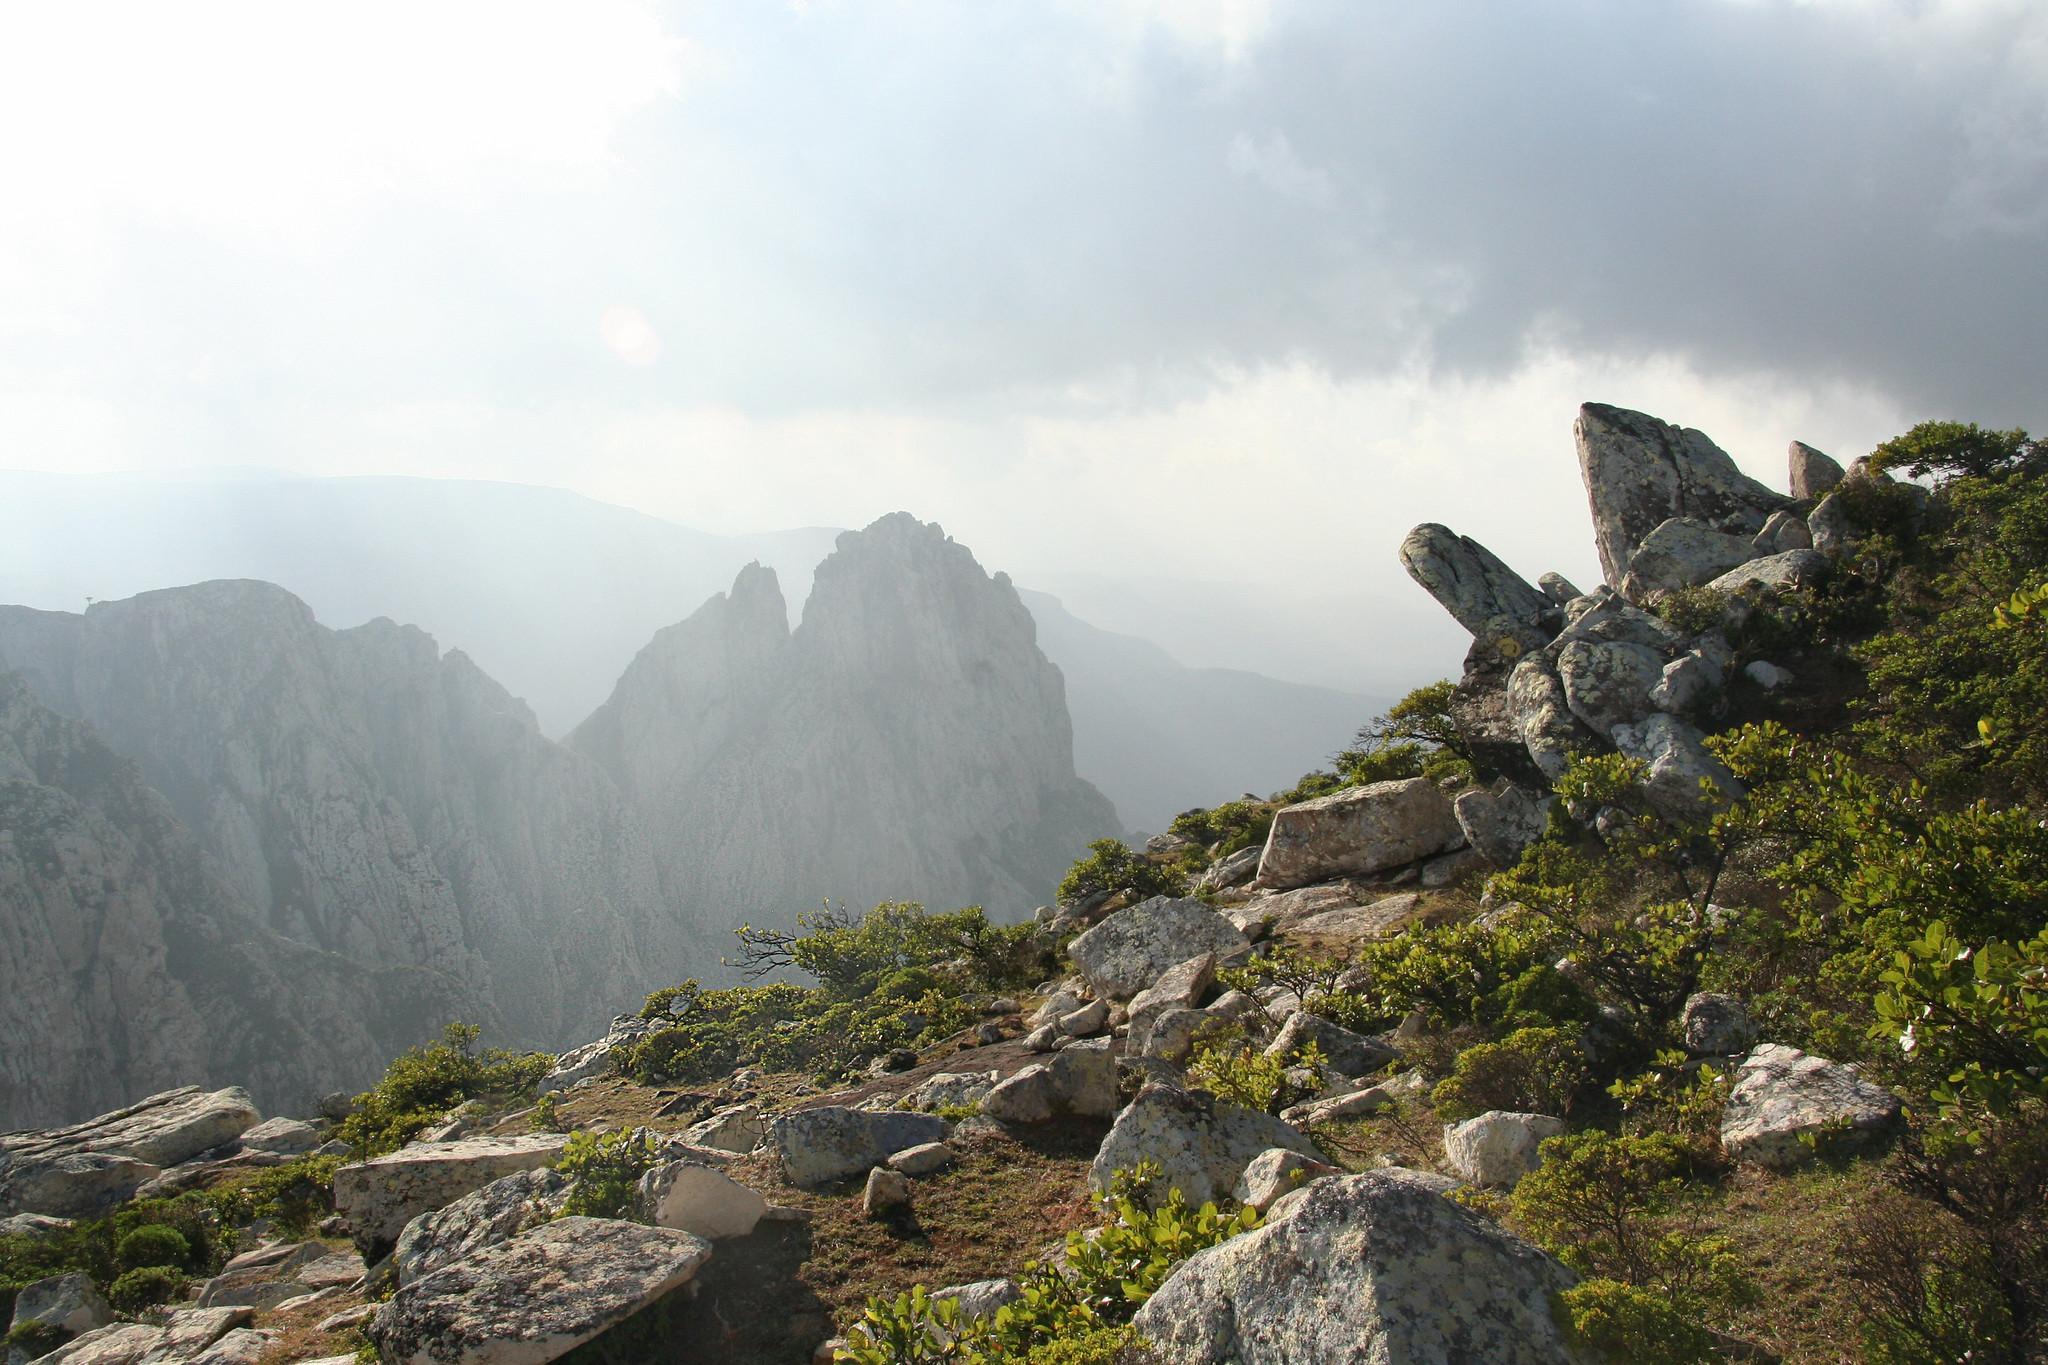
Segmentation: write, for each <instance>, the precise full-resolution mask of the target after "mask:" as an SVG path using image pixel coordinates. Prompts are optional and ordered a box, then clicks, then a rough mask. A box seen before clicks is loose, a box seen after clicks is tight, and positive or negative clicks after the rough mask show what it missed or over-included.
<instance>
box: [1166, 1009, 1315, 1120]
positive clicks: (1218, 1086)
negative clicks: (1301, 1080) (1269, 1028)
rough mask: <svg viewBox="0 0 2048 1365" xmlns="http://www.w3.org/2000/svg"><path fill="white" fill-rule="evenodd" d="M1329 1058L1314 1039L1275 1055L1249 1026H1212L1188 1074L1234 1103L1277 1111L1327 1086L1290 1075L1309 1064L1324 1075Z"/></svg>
mask: <svg viewBox="0 0 2048 1365" xmlns="http://www.w3.org/2000/svg"><path fill="white" fill-rule="evenodd" d="M1328 1062H1329V1059H1328V1058H1327V1057H1325V1056H1323V1054H1322V1050H1321V1049H1320V1048H1318V1047H1317V1046H1316V1045H1315V1044H1314V1043H1306V1044H1304V1045H1303V1046H1301V1047H1299V1048H1297V1049H1295V1050H1294V1051H1293V1052H1291V1053H1289V1054H1287V1055H1286V1056H1284V1057H1269V1056H1267V1055H1266V1052H1265V1049H1264V1048H1262V1047H1260V1046H1259V1045H1258V1043H1257V1042H1256V1040H1254V1039H1252V1038H1251V1037H1250V1036H1249V1035H1247V1034H1246V1033H1245V1031H1244V1026H1243V1025H1241V1024H1229V1025H1226V1026H1223V1027H1221V1028H1217V1027H1215V1026H1213V1025H1212V1026H1210V1028H1209V1030H1208V1031H1206V1032H1204V1033H1202V1034H1198V1035H1196V1039H1195V1046H1194V1052H1193V1055H1192V1057H1190V1059H1189V1061H1188V1068H1187V1075H1188V1080H1189V1081H1190V1083H1192V1084H1195V1085H1199V1086H1201V1088H1202V1089H1204V1090H1207V1091H1208V1092H1209V1093H1210V1094H1212V1095H1214V1096H1215V1097H1216V1098H1217V1099H1219V1100H1223V1101H1224V1102H1226V1103H1228V1104H1235V1105H1237V1106H1239V1107H1240V1108H1244V1109H1250V1110H1253V1111H1255V1112H1258V1113H1265V1114H1277V1113H1279V1112H1280V1111H1281V1110H1283V1109H1285V1108H1287V1107H1288V1106H1289V1105H1294V1104H1299V1103H1301V1102H1302V1101H1303V1100H1307V1099H1313V1098H1314V1097H1315V1094H1316V1092H1317V1091H1318V1090H1319V1089H1320V1088H1321V1085H1320V1082H1318V1083H1317V1084H1316V1085H1314V1086H1310V1087H1302V1086H1297V1085H1295V1084H1294V1083H1293V1082H1291V1081H1289V1080H1288V1079H1287V1073H1288V1072H1289V1071H1290V1070H1292V1069H1294V1068H1296V1067H1306V1068H1308V1069H1309V1070H1310V1071H1312V1072H1315V1073H1317V1074H1318V1075H1320V1071H1321V1068H1322V1067H1324V1066H1326V1065H1328Z"/></svg>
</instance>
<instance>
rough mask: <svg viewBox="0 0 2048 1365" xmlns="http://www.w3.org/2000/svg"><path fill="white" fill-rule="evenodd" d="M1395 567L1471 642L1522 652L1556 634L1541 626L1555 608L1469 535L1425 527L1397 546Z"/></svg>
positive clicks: (1546, 596)
mask: <svg viewBox="0 0 2048 1365" xmlns="http://www.w3.org/2000/svg"><path fill="white" fill-rule="evenodd" d="M1401 564H1402V567H1404V568H1406V569H1407V570H1408V576H1409V577H1410V578H1413V579H1414V580H1415V581H1416V582H1417V583H1419V584H1421V585H1422V586H1423V588H1424V589H1426V590H1427V591H1428V592H1429V594H1430V595H1431V596H1432V597H1434V598H1436V600H1437V601H1438V602H1439V603H1441V604H1442V605H1443V608H1444V610H1445V611H1448V612H1449V613H1450V614H1451V616H1452V617H1453V618H1454V619H1456V621H1457V622H1458V624H1459V625H1461V626H1463V627H1464V628H1465V629H1466V630H1469V631H1471V632H1472V634H1473V636H1474V637H1475V638H1485V639H1488V640H1491V641H1495V642H1497V641H1498V640H1503V639H1505V640H1511V641H1513V642H1515V644H1516V645H1518V646H1520V647H1521V648H1523V649H1527V648H1532V647H1533V648H1540V647H1541V646H1542V645H1543V643H1544V642H1545V641H1546V640H1548V639H1549V638H1550V636H1551V635H1553V634H1555V633H1556V632H1555V630H1546V629H1544V626H1545V624H1546V623H1547V622H1548V621H1549V620H1550V619H1551V618H1552V617H1553V616H1555V614H1556V611H1557V604H1556V603H1554V602H1552V601H1551V600H1550V598H1549V596H1548V595H1546V594H1545V593H1543V592H1542V591H1540V590H1538V589H1536V588H1532V587H1530V586H1529V584H1528V582H1527V581H1526V580H1524V579H1523V578H1522V576H1521V575H1520V574H1518V573H1516V572H1515V571H1514V570H1513V569H1510V568H1509V567H1508V566H1507V565H1506V564H1505V563H1503V562H1502V561H1501V558H1500V556H1499V555H1496V554H1494V553H1493V551H1491V550H1489V549H1487V548H1486V547H1485V546H1484V545H1481V544H1480V543H1479V542H1478V541H1476V540H1474V539H1472V538H1471V537H1470V536H1461V535H1457V534H1454V533H1453V532H1452V531H1451V529H1450V528H1449V527H1447V526H1438V525H1436V524H1434V523H1425V524H1424V525H1421V526H1418V527H1416V528H1415V529H1414V530H1412V531H1410V532H1409V533H1408V538H1407V539H1406V540H1403V541H1402V542H1401Z"/></svg>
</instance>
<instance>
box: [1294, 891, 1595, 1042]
mask: <svg viewBox="0 0 2048 1365" xmlns="http://www.w3.org/2000/svg"><path fill="white" fill-rule="evenodd" d="M1558 956H1559V954H1558V952H1557V950H1556V947H1555V942H1554V938H1553V935H1552V934H1551V932H1550V930H1549V928H1548V926H1546V925H1544V924H1542V923H1541V922H1539V921H1534V920H1531V919H1528V918H1526V917H1522V918H1515V919H1510V920H1508V921H1506V922H1502V923H1497V924H1491V925H1481V924H1456V925H1448V926H1444V927H1440V928H1433V929H1428V928H1425V929H1410V930H1409V931H1408V932H1407V933H1404V934H1400V935H1398V936H1396V937H1394V938H1391V939H1388V940H1385V941H1384V942H1379V943H1371V944H1367V945H1366V946H1365V948H1364V949H1363V950H1362V951H1361V952H1360V953H1359V958H1358V965H1359V966H1361V967H1363V968H1364V969H1365V971H1366V973H1367V974H1368V976H1369V982H1368V984H1367V985H1365V986H1363V987H1361V988H1359V989H1358V990H1356V991H1353V992H1351V993H1349V996H1348V997H1347V996H1345V995H1341V994H1334V993H1333V994H1332V995H1329V996H1324V997H1321V998H1320V999H1317V1000H1314V1001H1311V1002H1310V1003H1309V1005H1308V1008H1309V1009H1310V1010H1312V1011H1313V1012H1314V1013H1316V1014H1320V1015H1322V1016H1323V1017H1325V1018H1328V1019H1330V1020H1332V1021H1333V1022H1335V1023H1339V1024H1342V1025H1344V1027H1346V1028H1349V1029H1353V1030H1354V1031H1358V1032H1365V1033H1372V1032H1378V1031H1380V1030H1382V1029H1386V1028H1391V1027H1393V1026H1394V1025H1395V1024H1398V1023H1399V1022H1400V1021H1401V1020H1402V1019H1404V1018H1406V1017H1407V1015H1408V1014H1409V1012H1410V1011H1412V1010H1420V1011H1422V1013H1423V1016H1424V1018H1425V1019H1426V1020H1427V1022H1428V1024H1429V1025H1430V1027H1432V1028H1449V1027H1455V1026H1457V1025H1459V1024H1471V1025H1473V1026H1475V1027H1477V1028H1480V1029H1482V1030H1484V1031H1486V1032H1487V1033H1492V1034H1504V1033H1510V1032H1513V1031H1514V1030H1515V1029H1519V1028H1545V1027H1552V1026H1557V1025H1563V1024H1567V1023H1571V1022H1576V1021H1583V1020H1586V1019H1590V1018H1592V1017H1593V1016H1594V1013H1595V1007H1594V1003H1593V1002H1592V1001H1591V1000H1589V999H1587V998H1586V996H1585V993H1584V992H1582V991H1581V990H1580V989H1579V988H1578V987H1577V986H1576V985H1574V984H1573V983H1572V982H1571V981H1570V980H1568V979H1566V978H1565V977H1564V976H1562V975H1561V974H1559V972H1558V970H1557V967H1556V961H1557V958H1558Z"/></svg>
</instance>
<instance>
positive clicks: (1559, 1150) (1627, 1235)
mask: <svg viewBox="0 0 2048 1365" xmlns="http://www.w3.org/2000/svg"><path fill="white" fill-rule="evenodd" d="M1540 1151H1541V1154H1542V1158H1543V1164H1542V1166H1541V1167H1540V1168H1539V1169H1537V1170H1536V1171H1534V1172H1532V1173H1530V1174H1529V1175H1526V1176H1524V1177H1522V1180H1521V1182H1520V1183H1519V1184H1517V1185H1516V1186H1515V1193H1514V1200H1513V1209H1514V1218H1515V1221H1516V1222H1517V1223H1518V1224H1519V1225H1520V1226H1521V1227H1522V1228H1523V1229H1524V1230H1525V1231H1526V1232H1527V1233H1528V1234H1529V1236H1530V1237H1531V1238H1532V1239H1533V1240H1534V1241H1535V1242H1536V1243H1537V1244H1538V1245H1539V1246H1541V1247H1542V1248H1543V1249H1544V1250H1545V1251H1548V1252H1550V1253H1551V1254H1552V1255H1553V1256H1556V1257H1557V1258H1558V1259H1559V1260H1561V1261H1563V1262H1564V1263H1565V1264H1566V1265H1569V1266H1571V1267H1572V1269H1574V1270H1576V1271H1578V1272H1579V1273H1580V1274H1582V1275H1594V1276H1600V1277H1603V1278H1606V1279H1611V1280H1618V1281H1620V1282H1621V1283H1623V1284H1627V1285H1632V1286H1634V1287H1636V1288H1638V1289H1644V1290H1654V1291H1655V1292H1656V1293H1658V1294H1659V1295H1661V1296H1662V1297H1663V1298H1665V1299H1666V1300H1667V1301H1668V1302H1669V1303H1670V1304H1671V1306H1672V1308H1673V1309H1675V1310H1676V1311H1677V1312H1678V1313H1680V1314H1683V1315H1685V1316H1687V1317H1697V1316H1699V1315H1700V1314H1701V1313H1703V1312H1704V1311H1706V1310H1707V1309H1709V1308H1711V1307H1713V1306H1715V1305H1724V1304H1743V1303H1748V1302H1751V1301H1753V1299H1754V1298H1755V1295H1756V1287H1755V1285H1754V1284H1753V1283H1752V1282H1751V1281H1750V1279H1749V1277H1748V1275H1747V1274H1746V1273H1745V1272H1744V1271H1743V1270H1742V1268H1741V1266H1740V1265H1739V1263H1738V1262H1737V1260H1736V1258H1735V1255H1734V1252H1733V1250H1732V1248H1731V1247H1730V1245H1729V1244H1728V1242H1727V1241H1726V1240H1725V1239H1723V1238H1720V1237H1713V1236H1701V1235H1698V1234H1697V1233H1696V1232H1695V1231H1694V1230H1692V1229H1691V1228H1690V1227H1687V1226H1673V1225H1672V1224H1673V1217H1672V1216H1673V1215H1674V1214H1677V1213H1681V1212H1689V1211H1690V1210H1689V1206H1688V1201H1687V1199H1686V1195H1685V1189H1684V1177H1685V1176H1686V1174H1687V1173H1688V1172H1689V1171H1690V1170H1691V1169H1692V1167H1693V1164H1694V1161H1695V1158H1696V1151H1695V1149H1694V1147H1693V1146H1692V1144H1690V1143H1688V1142H1686V1141H1684V1140H1683V1139H1681V1138H1678V1137H1676V1136H1674V1135H1672V1134H1669V1133H1652V1134H1648V1135H1645V1136H1641V1137H1627V1136H1616V1135H1614V1134H1612V1133H1601V1132H1586V1133H1578V1134H1575V1135H1572V1136H1567V1137H1555V1138H1548V1139H1546V1140H1545V1141H1544V1143H1543V1145H1542V1147H1541V1148H1540ZM1679 1221H1681V1222H1682V1221H1683V1220H1682V1219H1681V1220H1679Z"/></svg>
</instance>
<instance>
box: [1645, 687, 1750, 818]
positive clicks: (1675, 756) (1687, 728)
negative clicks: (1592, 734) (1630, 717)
mask: <svg viewBox="0 0 2048 1365" xmlns="http://www.w3.org/2000/svg"><path fill="white" fill-rule="evenodd" d="M1613 738H1614V747H1615V748H1616V749H1618V750H1620V751H1621V752H1622V753H1623V754H1625V755H1626V756H1628V757H1629V758H1633V759H1637V760H1640V761H1641V762H1642V763H1644V764H1645V765H1647V767H1648V769H1649V771H1648V772H1647V773H1646V774H1645V776H1644V778H1643V795H1644V796H1645V797H1646V798H1648V800H1649V802H1650V804H1651V805H1653V806H1655V807H1657V808H1658V809H1659V810H1661V811H1663V812H1665V813H1666V814H1669V815H1675V816H1682V817H1697V816H1700V815H1703V814H1705V813H1706V812H1707V811H1708V810H1710V809H1711V808H1712V807H1713V805H1714V804H1715V802H1716V801H1717V800H1718V799H1719V798H1718V797H1715V796H1714V795H1712V793H1713V792H1714V791H1715V790H1718V791H1719V792H1720V794H1721V795H1722V796H1726V797H1728V798H1730V799H1740V798H1741V796H1742V794H1743V790H1742V784H1741V783H1740V782H1738V781H1736V780H1735V774H1733V773H1731V772H1729V771H1728V767H1727V765H1726V764H1724V763H1722V762H1721V760H1720V759H1718V758H1716V757H1714V755H1713V754H1711V753H1709V752H1708V750H1707V746H1706V742H1705V741H1706V737H1705V736H1704V735H1702V734H1701V733H1700V731H1699V730H1698V729H1697V728H1696V727H1694V726H1693V725H1690V724H1688V723H1687V722H1685V721H1683V720H1680V719H1679V718H1678V717H1677V716H1671V715H1666V714H1664V713H1663V712H1661V711H1660V712H1658V713H1657V714H1655V715H1653V716H1651V717H1650V718H1649V719H1648V720H1646V721H1643V722H1642V723H1641V724H1640V725H1617V726H1615V727H1614V736H1613ZM1703 780H1704V781H1707V782H1710V783H1712V784H1713V785H1712V787H1711V788H1708V787H1702V786H1701V785H1700V783H1701V782H1702V781H1703Z"/></svg>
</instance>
